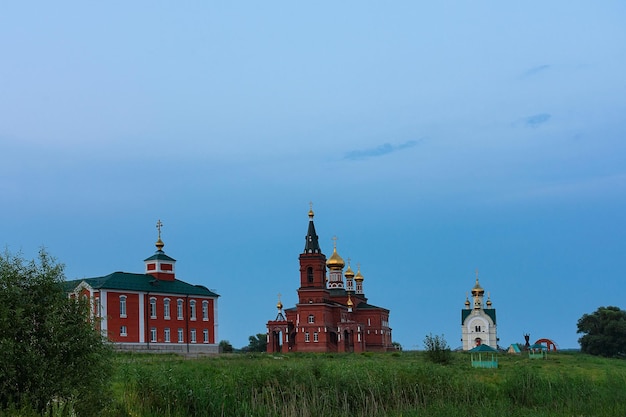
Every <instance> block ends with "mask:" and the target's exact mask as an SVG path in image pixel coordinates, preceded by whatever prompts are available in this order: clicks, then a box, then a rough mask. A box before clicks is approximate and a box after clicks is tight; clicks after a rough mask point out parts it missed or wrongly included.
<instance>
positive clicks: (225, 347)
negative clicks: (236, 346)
mask: <svg viewBox="0 0 626 417" xmlns="http://www.w3.org/2000/svg"><path fill="white" fill-rule="evenodd" d="M219 347H220V353H233V345H231V344H230V342H229V341H228V340H220V345H219Z"/></svg>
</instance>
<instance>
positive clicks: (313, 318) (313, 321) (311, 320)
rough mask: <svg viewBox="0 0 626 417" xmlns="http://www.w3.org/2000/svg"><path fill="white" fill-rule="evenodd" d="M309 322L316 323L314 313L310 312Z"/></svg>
mask: <svg viewBox="0 0 626 417" xmlns="http://www.w3.org/2000/svg"><path fill="white" fill-rule="evenodd" d="M308 322H309V323H310V324H313V323H315V316H314V315H313V314H309V318H308Z"/></svg>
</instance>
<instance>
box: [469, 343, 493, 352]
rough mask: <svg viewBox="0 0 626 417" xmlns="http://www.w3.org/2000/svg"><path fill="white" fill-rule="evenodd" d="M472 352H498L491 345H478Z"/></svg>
mask: <svg viewBox="0 0 626 417" xmlns="http://www.w3.org/2000/svg"><path fill="white" fill-rule="evenodd" d="M470 352H497V350H495V349H494V348H492V347H491V346H489V345H478V346H476V347H475V348H473V349H470Z"/></svg>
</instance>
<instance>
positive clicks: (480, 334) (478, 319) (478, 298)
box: [461, 271, 498, 350]
mask: <svg viewBox="0 0 626 417" xmlns="http://www.w3.org/2000/svg"><path fill="white" fill-rule="evenodd" d="M484 295H485V290H484V289H483V288H482V287H481V286H480V284H479V283H478V271H476V284H475V285H474V288H472V299H473V304H471V303H470V300H469V298H468V297H466V298H465V308H464V309H463V310H461V334H462V337H461V340H462V341H463V350H471V349H473V348H475V347H476V346H480V345H487V346H490V347H492V348H494V349H497V348H498V337H497V333H496V309H495V308H492V303H491V298H490V297H489V296H488V297H487V303H486V308H484V307H483V297H484Z"/></svg>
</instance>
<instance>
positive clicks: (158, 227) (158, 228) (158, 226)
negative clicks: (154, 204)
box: [156, 219, 163, 239]
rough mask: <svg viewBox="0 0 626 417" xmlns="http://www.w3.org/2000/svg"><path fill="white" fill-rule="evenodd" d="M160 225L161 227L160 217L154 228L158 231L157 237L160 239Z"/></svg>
mask: <svg viewBox="0 0 626 417" xmlns="http://www.w3.org/2000/svg"><path fill="white" fill-rule="evenodd" d="M161 227H163V223H161V219H159V220H158V221H157V224H156V228H157V230H158V231H159V239H161Z"/></svg>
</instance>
